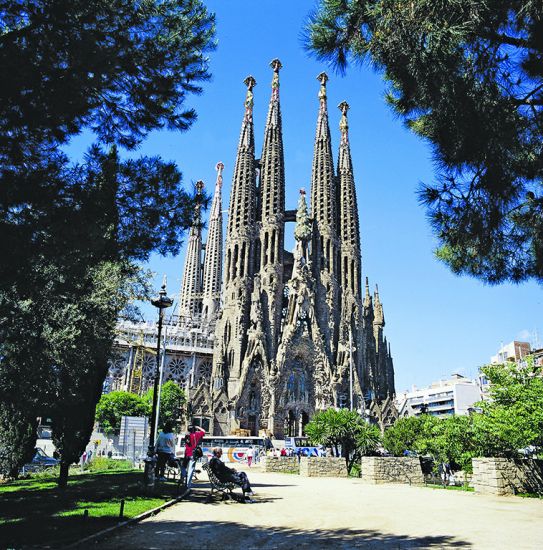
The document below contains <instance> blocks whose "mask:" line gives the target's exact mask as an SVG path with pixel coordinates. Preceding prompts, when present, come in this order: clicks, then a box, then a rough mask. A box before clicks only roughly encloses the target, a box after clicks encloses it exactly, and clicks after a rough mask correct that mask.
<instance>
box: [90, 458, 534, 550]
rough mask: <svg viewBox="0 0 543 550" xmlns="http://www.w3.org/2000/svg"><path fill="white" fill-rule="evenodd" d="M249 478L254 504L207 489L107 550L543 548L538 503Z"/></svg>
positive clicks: (354, 482)
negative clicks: (221, 496)
mask: <svg viewBox="0 0 543 550" xmlns="http://www.w3.org/2000/svg"><path fill="white" fill-rule="evenodd" d="M245 471H247V472H248V473H249V475H250V479H251V482H252V484H253V487H254V490H255V493H256V497H255V499H256V503H255V504H239V503H236V502H231V501H228V502H221V501H220V500H219V499H216V500H215V501H214V502H213V503H210V504H207V503H206V497H207V495H208V493H209V489H208V486H207V484H206V482H205V481H203V482H202V483H199V484H197V486H196V488H195V489H194V491H193V493H192V494H191V496H189V497H188V498H189V499H188V500H187V501H183V502H181V503H180V504H177V505H175V506H173V507H171V508H169V509H168V510H165V511H164V512H162V513H160V514H159V515H157V516H155V517H154V518H149V519H146V520H144V521H142V522H141V523H140V524H138V525H135V526H133V527H130V528H128V529H126V530H123V531H121V532H120V533H119V534H118V535H117V536H116V537H114V538H112V539H110V540H105V541H102V542H101V543H99V546H100V548H101V549H102V548H104V549H105V548H111V549H113V548H123V549H124V548H160V549H165V548H199V549H203V548H244V549H251V548H297V547H312V548H334V549H335V548H376V549H377V548H480V549H501V548H504V549H506V548H507V549H509V548H515V549H532V548H533V549H536V548H541V547H542V546H541V545H542V542H541V541H542V540H543V501H541V500H538V499H525V498H519V497H491V496H484V495H476V494H474V493H464V492H460V491H445V490H442V489H429V488H425V487H409V486H403V485H380V486H374V485H365V484H363V483H362V482H361V481H360V480H359V479H332V478H303V477H300V476H297V475H288V474H265V473H260V472H257V471H256V469H254V470H253V469H252V468H251V470H250V471H249V469H245ZM202 478H205V475H202Z"/></svg>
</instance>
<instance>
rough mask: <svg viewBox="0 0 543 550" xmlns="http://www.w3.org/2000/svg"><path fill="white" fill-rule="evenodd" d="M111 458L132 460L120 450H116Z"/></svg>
mask: <svg viewBox="0 0 543 550" xmlns="http://www.w3.org/2000/svg"><path fill="white" fill-rule="evenodd" d="M110 458H111V460H130V459H129V458H128V457H127V456H126V455H124V454H123V453H121V452H119V451H114V452H113V453H112V455H111V457H110Z"/></svg>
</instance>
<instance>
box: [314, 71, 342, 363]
mask: <svg viewBox="0 0 543 550" xmlns="http://www.w3.org/2000/svg"><path fill="white" fill-rule="evenodd" d="M317 79H318V80H319V82H320V83H321V86H320V90H319V115H318V118H317V131H316V135H315V147H314V152H313V170H312V174H311V214H312V216H313V220H314V225H315V227H314V233H313V239H312V262H313V272H314V275H315V279H316V281H317V289H316V292H317V312H318V315H319V318H320V320H321V329H322V331H323V333H324V335H325V338H326V341H327V342H328V353H329V357H330V359H332V358H333V357H334V356H335V352H336V347H337V340H338V321H339V313H338V280H337V278H338V268H339V266H338V256H339V254H338V251H339V243H338V238H337V211H336V181H335V175H334V160H333V157H332V139H331V136H330V127H329V124H328V106H327V98H326V82H327V81H328V76H327V75H326V73H321V74H320V75H319V76H318V77H317Z"/></svg>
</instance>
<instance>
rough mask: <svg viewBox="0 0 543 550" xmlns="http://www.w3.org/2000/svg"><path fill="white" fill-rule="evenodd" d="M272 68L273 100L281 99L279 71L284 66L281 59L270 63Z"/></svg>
mask: <svg viewBox="0 0 543 550" xmlns="http://www.w3.org/2000/svg"><path fill="white" fill-rule="evenodd" d="M270 67H271V68H272V69H273V79H272V100H274V99H278V98H279V71H280V70H281V68H282V67H283V64H282V63H281V61H279V59H277V58H275V59H273V60H272V61H271V62H270Z"/></svg>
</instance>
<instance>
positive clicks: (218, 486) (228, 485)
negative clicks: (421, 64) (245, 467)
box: [202, 462, 239, 502]
mask: <svg viewBox="0 0 543 550" xmlns="http://www.w3.org/2000/svg"><path fill="white" fill-rule="evenodd" d="M202 468H203V470H204V471H205V472H206V474H207V477H208V478H209V483H210V484H211V494H210V496H209V500H211V499H212V498H213V491H216V492H217V493H221V495H222V499H223V500H228V499H229V498H233V499H234V500H236V501H238V502H239V497H238V495H235V494H234V493H233V491H234V489H235V488H236V487H238V485H236V484H235V483H232V482H231V481H226V482H223V481H220V480H219V478H218V477H217V476H216V475H215V474H214V473H213V470H212V469H211V466H210V465H209V462H207V463H206V464H203V465H202Z"/></svg>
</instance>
